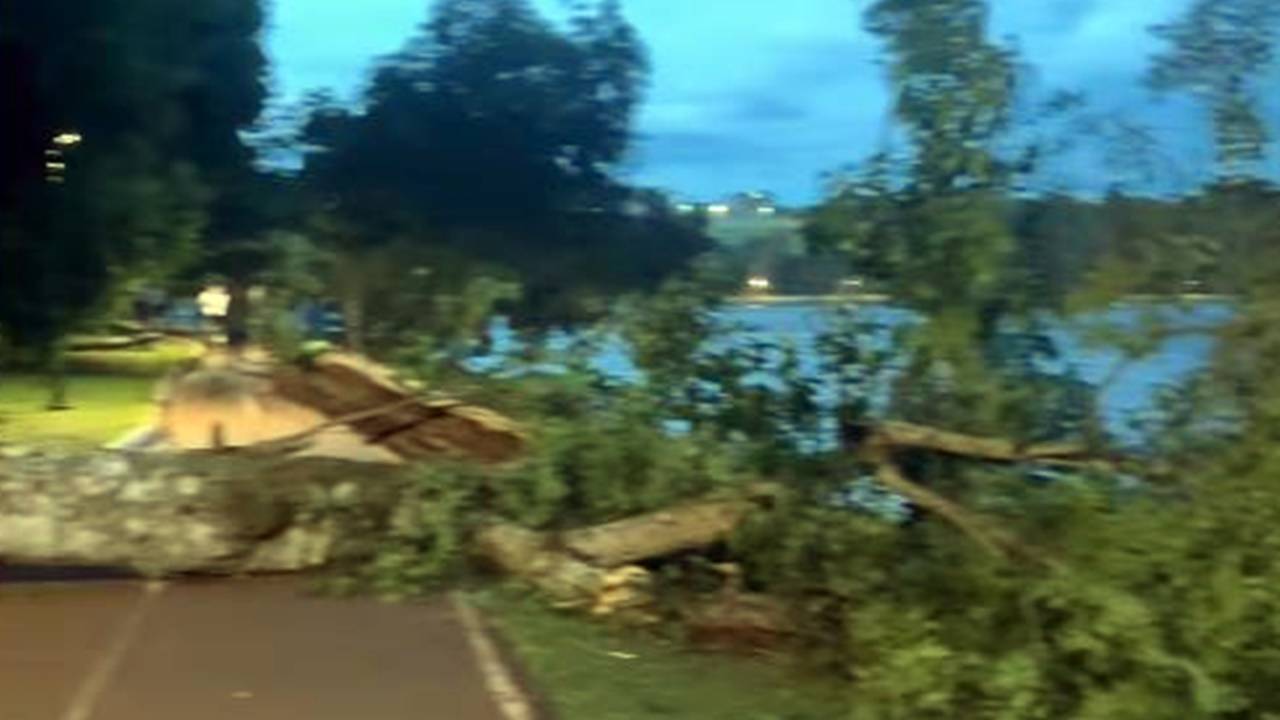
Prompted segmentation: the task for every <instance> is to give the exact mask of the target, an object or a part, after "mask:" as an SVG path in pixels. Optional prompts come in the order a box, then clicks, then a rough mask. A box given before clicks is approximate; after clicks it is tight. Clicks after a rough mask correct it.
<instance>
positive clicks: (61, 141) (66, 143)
mask: <svg viewBox="0 0 1280 720" xmlns="http://www.w3.org/2000/svg"><path fill="white" fill-rule="evenodd" d="M83 139H84V138H83V137H81V136H80V133H78V132H61V133H58V134H57V135H54V136H53V144H54V145H60V146H62V147H71V146H72V145H79V144H80V141H81V140H83Z"/></svg>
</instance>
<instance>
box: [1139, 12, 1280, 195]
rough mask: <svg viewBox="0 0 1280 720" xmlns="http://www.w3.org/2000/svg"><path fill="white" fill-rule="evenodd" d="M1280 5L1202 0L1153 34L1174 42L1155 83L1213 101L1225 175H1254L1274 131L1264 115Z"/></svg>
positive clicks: (1153, 75)
mask: <svg viewBox="0 0 1280 720" xmlns="http://www.w3.org/2000/svg"><path fill="white" fill-rule="evenodd" d="M1277 29H1280V5H1277V4H1276V3H1275V2H1273V1H1272V0H1195V1H1194V2H1193V3H1192V4H1191V6H1190V8H1188V9H1187V11H1186V13H1185V15H1183V16H1182V17H1181V18H1180V19H1178V20H1176V21H1174V22H1171V23H1168V24H1164V25H1160V26H1158V27H1156V28H1155V29H1154V30H1153V32H1154V33H1155V35H1156V37H1157V38H1159V39H1160V40H1162V41H1163V42H1164V43H1165V44H1166V45H1167V47H1166V48H1165V50H1164V52H1163V53H1161V54H1159V55H1157V56H1156V58H1155V59H1154V61H1153V63H1152V66H1151V69H1150V72H1149V73H1148V82H1149V83H1150V84H1151V86H1152V87H1154V88H1156V89H1157V90H1161V91H1174V90H1180V91H1184V92H1189V93H1191V94H1192V95H1194V96H1196V97H1197V98H1199V99H1200V100H1201V101H1203V102H1204V103H1205V104H1207V105H1208V107H1209V111H1210V113H1211V117H1212V122H1213V139H1214V145H1215V147H1216V148H1217V153H1218V170H1219V174H1220V176H1221V177H1222V178H1223V179H1227V180H1239V179H1241V178H1244V177H1248V176H1250V175H1252V174H1254V172H1255V171H1256V169H1257V164H1258V163H1259V162H1261V161H1262V160H1263V159H1264V156H1265V149H1266V145H1267V141H1268V139H1269V132H1268V130H1267V128H1266V125H1265V123H1264V122H1263V120H1262V118H1261V117H1260V115H1259V111H1258V101H1259V100H1260V99H1261V96H1262V91H1263V87H1262V84H1261V81H1262V76H1263V74H1264V73H1265V72H1266V71H1267V70H1268V69H1269V68H1270V66H1271V64H1272V61H1273V60H1274V59H1275V41H1276V32H1277Z"/></svg>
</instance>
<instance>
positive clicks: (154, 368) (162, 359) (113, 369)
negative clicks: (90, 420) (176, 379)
mask: <svg viewBox="0 0 1280 720" xmlns="http://www.w3.org/2000/svg"><path fill="white" fill-rule="evenodd" d="M203 352H204V346H203V345H201V344H200V343H198V342H196V341H195V340H183V339H179V338H169V339H166V340H164V341H161V342H159V343H156V344H154V345H151V346H149V347H141V348H133V349H128V350H91V351H81V352H73V353H68V354H67V371H68V372H71V373H77V374H93V375H130V376H146V377H156V376H159V375H163V374H164V373H165V371H167V370H168V369H169V368H171V367H173V366H174V365H178V364H181V363H183V362H185V361H187V360H193V359H195V358H198V357H200V355H201V354H202V353H203Z"/></svg>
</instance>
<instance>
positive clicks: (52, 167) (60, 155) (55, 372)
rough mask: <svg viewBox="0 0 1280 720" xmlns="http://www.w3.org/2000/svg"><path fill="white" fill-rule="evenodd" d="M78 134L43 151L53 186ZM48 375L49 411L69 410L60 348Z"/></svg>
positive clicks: (63, 176) (56, 139) (61, 180)
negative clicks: (50, 384)
mask: <svg viewBox="0 0 1280 720" xmlns="http://www.w3.org/2000/svg"><path fill="white" fill-rule="evenodd" d="M83 139H84V138H83V137H81V135H80V133H78V132H74V131H63V132H60V133H58V134H56V135H54V136H53V138H52V140H51V142H50V146H49V147H48V148H46V149H45V151H44V177H45V181H46V182H48V183H50V184H53V185H63V184H65V183H66V181H67V153H68V152H69V151H70V150H71V149H73V148H75V147H76V146H77V145H79V144H80V143H81V142H82V141H83ZM49 363H50V366H49V373H50V380H51V383H52V386H53V387H52V389H51V392H50V394H49V403H48V405H47V406H46V407H47V409H49V410H69V409H70V408H71V404H70V403H69V402H67V378H66V372H65V371H66V368H65V358H64V357H63V351H62V348H60V347H57V346H55V347H53V348H52V353H51V356H50V358H49Z"/></svg>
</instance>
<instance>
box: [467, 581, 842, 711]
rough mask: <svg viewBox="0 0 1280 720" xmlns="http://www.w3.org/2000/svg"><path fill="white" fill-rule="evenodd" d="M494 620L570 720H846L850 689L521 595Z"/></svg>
mask: <svg viewBox="0 0 1280 720" xmlns="http://www.w3.org/2000/svg"><path fill="white" fill-rule="evenodd" d="M472 600H473V602H475V603H476V604H477V605H478V606H479V607H480V608H481V609H483V610H484V611H485V613H486V614H487V616H488V617H489V618H490V620H491V621H492V622H493V623H494V625H495V626H496V627H497V629H498V631H499V632H500V633H501V635H502V636H503V637H504V638H505V639H506V640H507V641H508V642H509V643H510V645H511V646H512V649H513V650H514V652H515V655H516V656H517V658H518V659H519V661H520V662H521V664H522V665H523V667H524V668H525V669H526V670H527V671H528V674H529V676H530V678H531V680H532V683H533V685H534V686H535V688H536V690H537V691H538V692H540V693H541V694H542V695H544V696H545V698H546V700H547V701H548V703H549V704H550V705H551V708H552V710H553V711H554V713H555V716H556V717H558V718H560V719H561V720H657V719H659V718H662V719H664V720H672V719H673V718H688V719H690V720H839V718H844V717H848V715H849V708H848V704H847V695H846V692H845V688H844V687H843V686H841V685H840V684H838V683H835V682H833V681H827V680H823V679H816V678H812V677H809V676H806V675H803V674H800V673H799V672H798V671H796V670H795V669H794V668H789V667H787V666H786V665H785V664H784V663H781V662H775V661H771V660H766V659H764V658H750V657H741V656H735V655H725V654H711V653H698V652H694V651H691V650H688V649H686V648H684V647H682V646H681V645H679V644H677V643H673V642H668V641H664V640H662V639H660V638H656V637H652V636H650V635H647V634H640V633H635V632H627V631H622V630H618V629H614V628H610V627H608V626H605V625H602V624H599V623H595V622H592V621H590V620H588V619H586V618H584V617H582V616H579V615H574V614H570V613H567V612H561V611H557V610H554V609H552V608H550V607H548V606H546V605H545V604H544V603H542V602H541V601H539V600H537V599H534V598H531V597H528V596H526V595H524V594H522V593H518V592H516V591H512V590H506V589H502V590H498V589H490V590H484V591H478V592H476V593H474V594H473V595H472Z"/></svg>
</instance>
